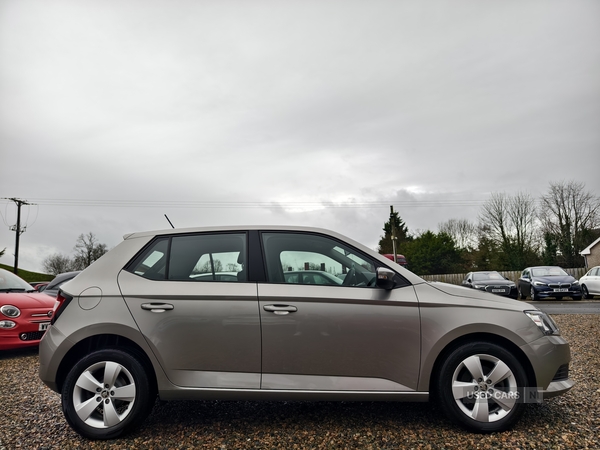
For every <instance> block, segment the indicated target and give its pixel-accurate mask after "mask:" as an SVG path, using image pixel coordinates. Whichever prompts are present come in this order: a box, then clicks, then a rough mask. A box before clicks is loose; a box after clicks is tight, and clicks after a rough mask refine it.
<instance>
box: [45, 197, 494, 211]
mask: <svg viewBox="0 0 600 450" xmlns="http://www.w3.org/2000/svg"><path fill="white" fill-rule="evenodd" d="M34 200H35V201H36V202H37V203H36V204H37V205H40V206H44V205H47V206H57V207H73V206H76V207H80V206H90V207H116V208H165V207H170V208H225V209H227V208H282V207H290V208H294V207H296V208H299V207H305V208H307V207H318V208H389V205H390V204H394V205H396V206H398V207H402V208H441V207H469V206H481V205H482V204H483V203H484V202H485V201H484V200H405V201H393V200H384V201H356V202H354V201H343V202H342V201H333V200H321V201H298V202H291V201H281V202H279V201H182V200H163V201H157V200H100V199H64V198H62V199H58V198H36V199H34Z"/></svg>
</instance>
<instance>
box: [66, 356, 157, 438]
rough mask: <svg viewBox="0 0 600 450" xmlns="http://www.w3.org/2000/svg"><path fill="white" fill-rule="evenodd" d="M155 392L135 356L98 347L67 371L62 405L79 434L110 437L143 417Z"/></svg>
mask: <svg viewBox="0 0 600 450" xmlns="http://www.w3.org/2000/svg"><path fill="white" fill-rule="evenodd" d="M155 392H156V391H155V389H154V386H153V385H151V383H150V380H149V378H148V376H147V374H146V371H145V369H144V367H143V365H142V364H141V363H140V362H139V361H138V359H137V358H136V357H134V356H133V355H131V354H130V353H127V352H124V351H122V350H116V349H105V350H98V351H95V352H93V353H90V354H89V355H87V356H85V357H84V358H82V359H81V360H80V361H79V362H78V363H77V364H75V366H74V367H73V368H72V369H71V371H70V372H69V374H68V375H67V378H66V379H65V383H64V385H63V389H62V409H63V413H64V415H65V418H66V419H67V422H69V424H70V425H71V427H73V429H74V430H75V431H76V432H77V433H79V434H80V435H82V436H84V437H86V438H89V439H113V438H116V437H117V436H120V435H122V434H124V433H126V432H128V431H131V430H132V429H134V428H136V427H137V426H139V425H140V424H141V423H142V422H143V421H144V419H145V418H146V417H147V415H148V414H149V413H150V411H151V409H152V406H153V405H154V400H155V397H156V394H155Z"/></svg>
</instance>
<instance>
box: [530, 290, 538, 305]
mask: <svg viewBox="0 0 600 450" xmlns="http://www.w3.org/2000/svg"><path fill="white" fill-rule="evenodd" d="M536 300H538V297H537V294H536V292H535V289H534V288H533V287H532V288H531V301H532V302H535V301H536Z"/></svg>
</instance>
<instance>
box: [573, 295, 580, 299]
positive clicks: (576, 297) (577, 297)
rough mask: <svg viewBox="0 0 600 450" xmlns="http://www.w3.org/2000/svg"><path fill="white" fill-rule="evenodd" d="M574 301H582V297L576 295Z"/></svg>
mask: <svg viewBox="0 0 600 450" xmlns="http://www.w3.org/2000/svg"><path fill="white" fill-rule="evenodd" d="M573 300H581V295H574V296H573Z"/></svg>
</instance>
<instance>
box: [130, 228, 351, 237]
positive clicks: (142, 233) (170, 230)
mask: <svg viewBox="0 0 600 450" xmlns="http://www.w3.org/2000/svg"><path fill="white" fill-rule="evenodd" d="M247 230H260V231H302V232H313V233H323V234H329V235H331V236H337V237H339V238H342V239H347V237H346V236H343V235H341V234H339V233H336V232H335V231H332V230H327V229H325V228H317V227H306V226H290V225H239V226H238V225H236V226H233V225H228V226H212V227H190V228H166V229H162V230H149V231H139V232H134V233H128V234H126V235H124V236H123V239H134V238H138V237H146V236H159V235H170V234H187V233H200V232H215V231H247Z"/></svg>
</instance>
